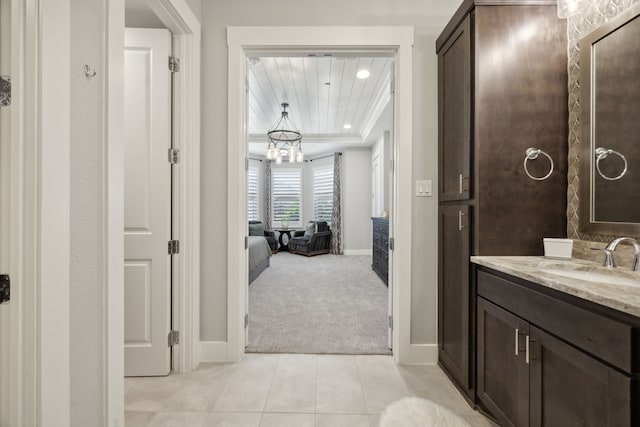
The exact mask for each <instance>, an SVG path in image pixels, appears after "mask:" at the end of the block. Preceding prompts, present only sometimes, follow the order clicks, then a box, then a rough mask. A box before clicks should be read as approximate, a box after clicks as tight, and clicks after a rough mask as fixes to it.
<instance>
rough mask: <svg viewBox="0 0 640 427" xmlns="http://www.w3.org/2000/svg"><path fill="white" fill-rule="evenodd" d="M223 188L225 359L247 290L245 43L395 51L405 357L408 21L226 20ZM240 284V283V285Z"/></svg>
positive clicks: (397, 269)
mask: <svg viewBox="0 0 640 427" xmlns="http://www.w3.org/2000/svg"><path fill="white" fill-rule="evenodd" d="M227 44H228V48H229V50H228V61H229V62H228V112H229V114H228V144H227V147H228V148H227V149H228V158H227V162H228V175H227V176H228V188H227V202H228V205H227V209H228V211H227V213H228V215H227V218H228V221H229V223H228V232H227V242H228V243H227V244H228V246H227V248H228V250H227V254H228V257H227V271H228V282H227V295H228V301H227V304H228V306H227V313H228V314H227V344H228V345H227V360H229V361H238V360H240V359H241V358H242V356H243V355H244V314H245V298H246V293H247V287H246V283H247V260H246V253H245V248H244V239H243V237H242V236H245V235H246V233H247V218H246V215H247V213H246V183H245V158H246V156H247V152H246V151H247V147H246V144H243V143H242V142H243V141H246V140H247V134H246V132H247V131H246V129H247V117H246V115H247V114H246V111H247V110H246V87H245V84H246V83H245V82H246V51H247V50H251V51H256V50H272V51H273V50H277V51H286V50H287V49H291V50H295V49H298V50H299V49H304V48H308V49H314V50H317V49H327V50H333V51H335V50H345V49H348V50H353V51H358V52H361V51H367V50H373V49H383V50H387V51H395V53H396V60H397V66H396V76H395V81H396V82H397V85H396V90H395V93H394V96H395V106H396V108H395V109H394V130H395V131H394V138H395V143H394V156H393V157H394V159H395V161H396V163H397V165H398V167H396V168H395V174H396V191H397V192H396V197H395V199H394V200H395V206H394V207H393V213H394V215H393V217H392V218H390V221H392V226H391V230H393V234H394V236H398V237H399V238H397V239H396V241H395V250H394V253H393V256H392V266H391V274H392V281H393V283H394V287H393V290H392V292H393V304H394V307H393V312H394V331H393V348H394V352H393V354H394V360H395V361H396V362H397V363H403V362H405V361H409V357H410V353H411V351H410V350H411V348H410V347H411V337H410V326H411V268H412V267H411V237H410V236H411V235H412V233H411V228H412V225H411V211H412V204H413V198H412V196H413V194H412V188H413V185H412V161H411V154H412V148H413V141H412V135H413V134H412V79H413V71H412V70H413V68H412V67H413V66H412V55H413V52H412V51H413V28H412V27H228V28H227ZM243 284H244V285H245V286H243Z"/></svg>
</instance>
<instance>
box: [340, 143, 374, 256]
mask: <svg viewBox="0 0 640 427" xmlns="http://www.w3.org/2000/svg"><path fill="white" fill-rule="evenodd" d="M342 229H343V233H342V234H343V236H342V241H343V244H344V252H345V254H347V255H349V253H353V252H354V251H359V252H361V251H363V250H366V251H370V250H371V150H370V149H367V150H345V151H343V152H342ZM356 253H357V252H356Z"/></svg>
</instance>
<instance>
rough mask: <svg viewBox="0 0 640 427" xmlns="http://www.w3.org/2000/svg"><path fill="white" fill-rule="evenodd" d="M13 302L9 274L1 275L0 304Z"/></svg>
mask: <svg viewBox="0 0 640 427" xmlns="http://www.w3.org/2000/svg"><path fill="white" fill-rule="evenodd" d="M10 300H11V278H10V277H9V275H8V274H0V304H2V303H4V302H8V301H10Z"/></svg>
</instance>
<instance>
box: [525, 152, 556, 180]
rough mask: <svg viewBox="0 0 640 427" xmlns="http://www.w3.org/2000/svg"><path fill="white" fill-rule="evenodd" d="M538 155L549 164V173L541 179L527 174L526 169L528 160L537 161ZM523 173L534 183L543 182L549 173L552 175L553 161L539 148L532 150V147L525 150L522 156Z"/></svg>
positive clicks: (527, 170)
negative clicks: (544, 158) (544, 157)
mask: <svg viewBox="0 0 640 427" xmlns="http://www.w3.org/2000/svg"><path fill="white" fill-rule="evenodd" d="M540 154H542V155H544V156H546V157H547V159H549V164H550V167H549V173H548V174H546V175H545V176H542V177H536V176H533V175H531V174H530V173H529V169H527V162H528V161H529V160H535V159H537V158H538V156H539V155H540ZM524 172H525V173H526V174H527V176H528V177H529V178H531V179H533V180H535V181H544V180H545V179H547V178H549V177H550V176H551V173H553V159H552V158H551V156H550V155H548V154H547V153H545V152H544V151H542V150H540V149H539V148H533V147H530V148H527V151H525V156H524Z"/></svg>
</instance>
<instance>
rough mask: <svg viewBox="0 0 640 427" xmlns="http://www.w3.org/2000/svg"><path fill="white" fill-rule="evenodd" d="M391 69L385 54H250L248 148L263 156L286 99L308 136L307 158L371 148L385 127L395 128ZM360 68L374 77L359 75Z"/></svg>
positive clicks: (304, 143)
mask: <svg viewBox="0 0 640 427" xmlns="http://www.w3.org/2000/svg"><path fill="white" fill-rule="evenodd" d="M392 67H393V58H391V57H385V56H378V57H354V56H349V57H347V56H337V55H331V56H325V55H324V54H316V55H315V56H302V55H300V56H292V57H281V56H262V57H258V56H250V57H249V58H248V64H247V68H248V86H249V87H248V89H249V90H248V96H249V99H248V101H249V142H250V144H249V151H250V152H251V153H253V154H264V152H265V150H266V133H267V131H268V130H269V129H271V128H272V127H273V126H274V124H275V123H276V122H277V120H278V119H279V118H280V116H281V113H282V108H281V107H280V104H281V103H283V102H288V103H289V108H288V111H289V118H290V119H291V121H292V122H293V124H295V126H296V127H297V129H298V130H299V131H300V132H301V133H302V135H303V139H302V146H303V151H304V152H305V155H306V156H309V155H313V154H317V153H325V152H328V151H333V150H336V149H340V148H339V147H347V146H349V147H354V146H370V145H371V144H372V142H373V140H372V139H375V138H376V137H378V136H379V133H380V131H381V130H384V129H380V128H387V129H389V128H390V126H391V122H392V116H393V114H392V112H391V109H390V108H389V105H388V104H389V101H390V98H391V97H390V81H391V70H392ZM361 70H367V71H369V73H370V75H369V77H368V78H365V79H361V78H358V77H357V76H356V74H357V73H358V71H361ZM345 125H350V128H348V127H345ZM374 133H375V134H374Z"/></svg>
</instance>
